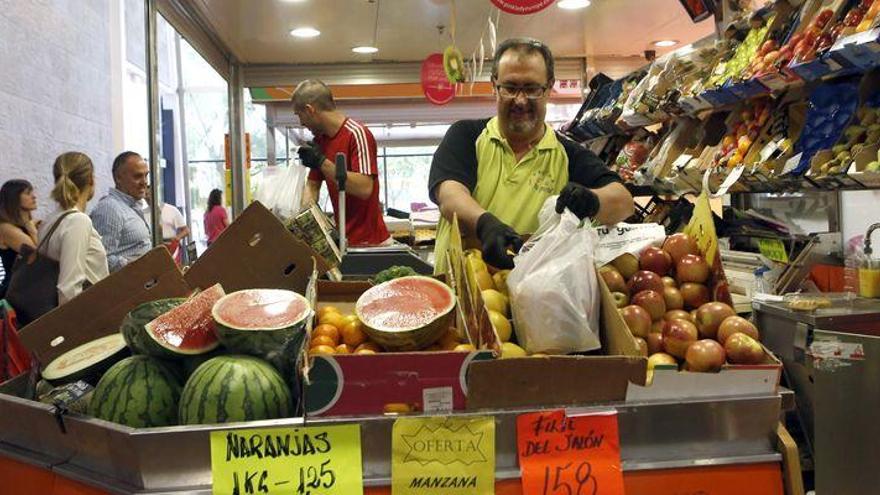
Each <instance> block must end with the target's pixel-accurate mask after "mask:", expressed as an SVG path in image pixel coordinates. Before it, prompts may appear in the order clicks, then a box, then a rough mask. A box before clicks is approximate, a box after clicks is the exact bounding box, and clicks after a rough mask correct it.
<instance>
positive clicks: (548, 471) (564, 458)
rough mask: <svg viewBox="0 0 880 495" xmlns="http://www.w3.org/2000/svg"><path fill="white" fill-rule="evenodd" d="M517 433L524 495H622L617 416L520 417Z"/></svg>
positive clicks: (545, 414)
mask: <svg viewBox="0 0 880 495" xmlns="http://www.w3.org/2000/svg"><path fill="white" fill-rule="evenodd" d="M516 431H517V450H518V454H519V466H520V469H521V470H522V485H523V493H528V494H530V495H624V489H623V471H622V469H621V467H620V440H619V437H618V433H617V413H616V412H609V413H600V414H592V415H588V416H574V417H567V416H566V415H565V411H562V410H558V411H544V412H537V413H529V414H523V415H521V416H519V417H518V418H517V420H516Z"/></svg>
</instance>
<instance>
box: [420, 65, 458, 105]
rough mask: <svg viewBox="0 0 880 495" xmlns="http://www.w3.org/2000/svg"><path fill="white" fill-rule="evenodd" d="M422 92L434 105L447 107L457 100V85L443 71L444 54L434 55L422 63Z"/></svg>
mask: <svg viewBox="0 0 880 495" xmlns="http://www.w3.org/2000/svg"><path fill="white" fill-rule="evenodd" d="M421 80H422V92H424V93H425V98H427V100H428V101H430V102H431V103H433V104H434V105H445V104H447V103H449V102H450V101H452V99H453V98H455V85H453V84H452V83H450V82H449V79H448V78H447V77H446V71H445V70H444V69H443V54H442V53H432V54H431V55H429V56H428V58H426V59H425V61H424V62H422V78H421Z"/></svg>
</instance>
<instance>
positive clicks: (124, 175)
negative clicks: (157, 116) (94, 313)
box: [92, 151, 153, 272]
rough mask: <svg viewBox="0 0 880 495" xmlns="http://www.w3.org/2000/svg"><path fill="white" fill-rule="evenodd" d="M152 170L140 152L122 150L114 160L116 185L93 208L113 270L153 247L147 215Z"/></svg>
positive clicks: (94, 217) (96, 224)
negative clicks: (146, 207) (145, 214)
mask: <svg viewBox="0 0 880 495" xmlns="http://www.w3.org/2000/svg"><path fill="white" fill-rule="evenodd" d="M149 172H150V170H149V167H147V163H146V162H145V161H144V159H143V158H142V157H141V155H139V154H137V153H135V152H133V151H126V152H124V153H121V154H120V155H119V156H117V157H116V159H115V160H113V181H114V182H115V184H116V187H114V188H112V189H110V191H109V192H108V193H107V195H106V196H104V197H103V198H101V200H100V201H99V202H98V205H97V206H95V208H94V209H93V210H92V221H94V222H95V229H97V231H98V233H99V234H101V239H102V240H103V241H104V248H105V249H106V250H107V260H108V262H109V265H110V271H111V272H115V271H116V270H119V269H120V268H122V267H123V266H125V265H127V264H129V263H131V262H132V261H134V260H136V259H138V258H140V257H141V256H143V255H144V254H146V252H147V251H149V250H150V248H152V246H153V244H152V240H151V237H150V226H149V224H148V223H147V219H146V217H145V216H144V208H145V201H144V198H145V197H146V194H147V176H148V175H149Z"/></svg>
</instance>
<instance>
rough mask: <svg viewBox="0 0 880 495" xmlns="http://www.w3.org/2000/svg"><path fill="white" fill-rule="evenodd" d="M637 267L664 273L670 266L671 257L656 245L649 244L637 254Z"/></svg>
mask: <svg viewBox="0 0 880 495" xmlns="http://www.w3.org/2000/svg"><path fill="white" fill-rule="evenodd" d="M639 268H641V269H642V270H647V271H649V272H654V273H656V274H657V275H666V274H667V273H669V269H670V268H672V257H671V256H669V253H667V252H666V251H664V250H662V249H660V248H658V247H654V246H649V247H648V248H646V249H645V250H644V251H642V255H641V256H639Z"/></svg>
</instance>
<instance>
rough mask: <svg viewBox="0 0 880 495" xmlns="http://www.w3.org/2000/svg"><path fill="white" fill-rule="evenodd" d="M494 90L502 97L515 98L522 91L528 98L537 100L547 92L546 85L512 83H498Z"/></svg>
mask: <svg viewBox="0 0 880 495" xmlns="http://www.w3.org/2000/svg"><path fill="white" fill-rule="evenodd" d="M495 90H496V91H498V94H499V95H501V97H502V98H516V96H517V95H518V94H520V93H522V94H523V95H524V96H525V97H526V98H528V99H530V100H537V99H538V98H541V97H542V96H544V94H546V93H547V86H514V85H512V84H499V85H497V86H495Z"/></svg>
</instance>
